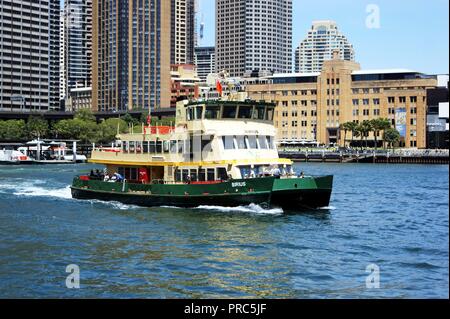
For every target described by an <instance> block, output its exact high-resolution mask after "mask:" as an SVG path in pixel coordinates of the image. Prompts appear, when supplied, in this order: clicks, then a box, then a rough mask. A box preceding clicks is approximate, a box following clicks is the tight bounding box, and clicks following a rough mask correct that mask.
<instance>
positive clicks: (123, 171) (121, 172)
mask: <svg viewBox="0 0 450 319" xmlns="http://www.w3.org/2000/svg"><path fill="white" fill-rule="evenodd" d="M117 173H119V174H120V175H122V176H123V177H125V169H124V168H123V167H119V168H118V169H117Z"/></svg>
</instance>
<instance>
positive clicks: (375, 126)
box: [370, 119, 391, 149]
mask: <svg viewBox="0 0 450 319" xmlns="http://www.w3.org/2000/svg"><path fill="white" fill-rule="evenodd" d="M370 123H371V125H372V130H373V134H374V136H375V149H377V147H378V134H379V133H380V132H381V131H385V130H387V129H388V128H390V127H391V122H390V121H389V120H388V119H373V120H371V121H370ZM383 145H384V139H383Z"/></svg>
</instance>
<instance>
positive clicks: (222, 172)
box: [217, 167, 228, 181]
mask: <svg viewBox="0 0 450 319" xmlns="http://www.w3.org/2000/svg"><path fill="white" fill-rule="evenodd" d="M217 178H218V179H220V180H221V181H226V180H228V173H227V169H226V168H223V167H219V168H218V169H217Z"/></svg>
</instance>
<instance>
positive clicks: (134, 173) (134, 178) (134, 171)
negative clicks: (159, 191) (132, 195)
mask: <svg viewBox="0 0 450 319" xmlns="http://www.w3.org/2000/svg"><path fill="white" fill-rule="evenodd" d="M129 180H131V181H137V180H138V170H137V168H131V169H130V178H129Z"/></svg>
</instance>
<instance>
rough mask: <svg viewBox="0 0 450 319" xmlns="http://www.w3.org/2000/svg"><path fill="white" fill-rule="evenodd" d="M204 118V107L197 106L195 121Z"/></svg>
mask: <svg viewBox="0 0 450 319" xmlns="http://www.w3.org/2000/svg"><path fill="white" fill-rule="evenodd" d="M202 116H203V106H197V107H196V108H195V119H196V120H201V119H202Z"/></svg>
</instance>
